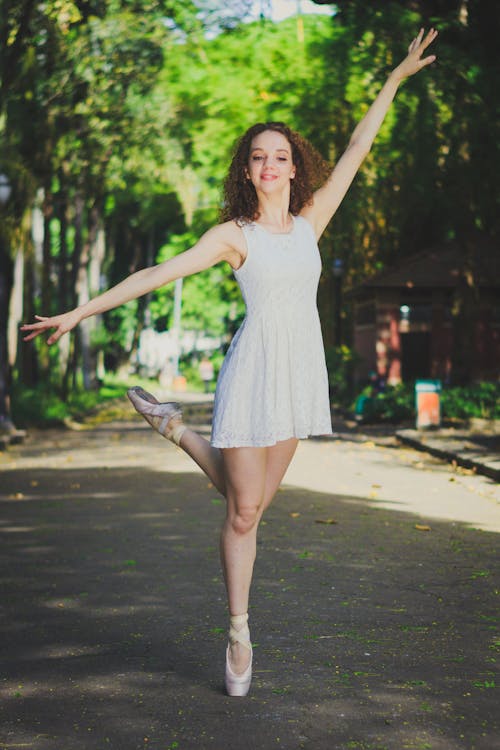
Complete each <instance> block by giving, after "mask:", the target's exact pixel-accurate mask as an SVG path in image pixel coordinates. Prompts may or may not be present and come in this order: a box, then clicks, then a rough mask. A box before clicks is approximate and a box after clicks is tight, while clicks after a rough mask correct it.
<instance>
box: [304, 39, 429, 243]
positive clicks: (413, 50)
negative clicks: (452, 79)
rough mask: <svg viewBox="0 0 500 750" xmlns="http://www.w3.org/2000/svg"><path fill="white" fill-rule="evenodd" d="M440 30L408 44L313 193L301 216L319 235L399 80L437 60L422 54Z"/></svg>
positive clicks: (366, 151)
mask: <svg viewBox="0 0 500 750" xmlns="http://www.w3.org/2000/svg"><path fill="white" fill-rule="evenodd" d="M437 33H438V32H437V31H435V29H431V30H430V31H429V32H428V33H427V35H426V36H425V37H424V30H423V29H420V31H419V33H418V35H417V36H416V37H415V39H414V40H413V41H412V43H411V44H410V46H409V47H408V55H407V57H405V59H404V60H403V61H402V62H401V63H400V64H399V65H398V66H397V68H395V69H394V70H393V71H392V73H391V74H390V75H389V77H388V79H387V81H386V82H385V84H384V85H383V87H382V89H381V90H380V92H379V94H378V96H377V98H376V99H375V101H374V102H373V104H372V105H371V107H370V109H369V110H368V112H367V113H366V115H365V116H364V117H363V119H362V120H361V121H360V122H359V123H358V125H357V126H356V128H355V129H354V132H353V134H352V136H351V138H350V141H349V144H348V146H347V149H346V150H345V151H344V153H343V154H342V156H341V158H340V159H339V161H338V162H337V164H336V165H335V168H334V170H333V172H332V173H331V175H330V177H329V178H328V180H327V182H326V183H325V184H324V185H323V186H322V187H321V188H320V189H319V190H317V191H316V193H315V194H314V199H313V203H312V205H310V206H306V207H305V208H304V209H303V210H302V212H301V213H302V215H303V216H305V217H306V218H307V219H308V220H309V221H310V222H311V224H312V225H313V227H314V229H315V231H316V235H317V237H320V236H321V234H322V233H323V231H324V229H325V227H326V225H327V224H328V222H329V221H330V219H331V218H332V216H333V215H334V213H335V212H336V210H337V208H338V207H339V205H340V203H341V201H342V199H343V197H344V195H345V194H346V192H347V190H348V189H349V186H350V184H351V182H352V181H353V179H354V177H355V175H356V172H357V171H358V169H359V167H360V166H361V164H362V162H363V160H364V159H365V157H366V155H367V154H368V152H369V151H370V148H371V145H372V143H373V141H374V140H375V136H376V135H377V133H378V131H379V130H380V126H381V125H382V123H383V121H384V118H385V115H386V114H387V111H388V109H389V107H390V105H391V102H392V100H393V99H394V97H395V95H396V92H397V90H398V88H399V85H400V83H401V82H402V81H403V80H404V79H405V78H408V76H411V75H414V74H415V73H417V72H418V71H419V70H422V68H424V67H426V66H427V65H430V63H432V62H434V60H435V59H436V56H435V55H429V56H427V57H424V58H422V55H423V53H424V51H425V50H426V49H427V47H428V46H429V45H430V44H432V42H433V41H434V39H435V38H436V36H437Z"/></svg>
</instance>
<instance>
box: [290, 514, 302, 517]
mask: <svg viewBox="0 0 500 750" xmlns="http://www.w3.org/2000/svg"><path fill="white" fill-rule="evenodd" d="M290 516H291V518H298V517H299V516H300V513H290Z"/></svg>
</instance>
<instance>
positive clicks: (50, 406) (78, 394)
mask: <svg viewBox="0 0 500 750" xmlns="http://www.w3.org/2000/svg"><path fill="white" fill-rule="evenodd" d="M128 387H129V386H128V385H127V384H125V383H120V382H115V381H114V380H113V379H109V380H106V382H105V383H104V384H103V385H102V386H101V388H99V390H96V391H84V390H78V391H72V392H71V394H70V395H69V397H68V399H67V400H66V401H63V400H62V399H61V397H60V396H59V394H58V392H57V389H56V388H50V386H47V384H46V383H43V384H41V385H38V386H37V387H35V388H26V387H24V386H20V385H16V386H15V387H14V388H13V392H12V418H13V420H14V423H15V424H16V426H18V427H26V426H28V425H31V426H36V427H51V426H55V425H60V424H62V423H63V422H64V420H65V419H83V418H84V417H86V416H88V415H89V414H90V413H92V412H94V411H95V410H96V409H97V407H98V406H100V405H101V404H102V403H104V402H106V401H110V400H113V399H118V398H123V397H124V396H125V393H126V391H127V388H128Z"/></svg>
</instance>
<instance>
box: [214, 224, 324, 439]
mask: <svg viewBox="0 0 500 750" xmlns="http://www.w3.org/2000/svg"><path fill="white" fill-rule="evenodd" d="M243 232H244V235H245V239H246V243H247V248H248V253H247V257H246V259H245V262H244V263H243V265H242V266H241V268H239V269H238V270H237V271H235V272H234V275H235V277H236V280H237V281H238V284H239V286H240V289H241V292H242V295H243V299H244V301H245V305H246V316H245V319H244V321H243V323H242V325H241V327H240V328H239V330H238V332H237V333H236V335H235V337H234V338H233V341H232V342H231V346H230V347H229V350H228V352H227V354H226V357H225V360H224V363H223V366H222V368H221V371H220V374H219V378H218V382H217V389H216V394H215V404H214V417H213V423H212V440H211V442H212V445H214V446H215V447H218V448H236V447H243V446H266V445H274V444H275V443H276V442H278V441H279V440H286V439H288V438H291V437H296V438H305V437H308V436H309V435H324V434H327V433H331V431H332V426H331V418H330V403H329V397H328V377H327V371H326V364H325V355H324V348H323V340H322V336H321V328H320V322H319V316H318V310H317V306H316V294H317V289H318V281H319V276H320V273H321V259H320V255H319V250H318V245H317V242H316V238H315V235H314V231H313V229H312V226H311V225H310V224H309V222H308V221H307V220H306V219H304V218H303V217H301V216H297V217H294V220H293V229H292V231H291V232H290V233H288V234H271V233H270V232H268V231H267V230H266V229H264V228H263V227H260V226H259V225H258V224H255V223H250V224H246V225H244V226H243Z"/></svg>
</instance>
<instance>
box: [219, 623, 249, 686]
mask: <svg viewBox="0 0 500 750" xmlns="http://www.w3.org/2000/svg"><path fill="white" fill-rule="evenodd" d="M247 621H248V614H244V615H233V616H232V617H231V627H230V629H229V644H228V647H227V649H226V678H225V683H226V690H227V694H228V695H230V696H233V697H244V696H245V695H247V693H248V691H249V690H250V683H251V682H252V659H253V651H252V644H251V643H250V631H249V630H248V625H247V624H246V623H247ZM236 625H243V627H242V628H240V630H237V629H236V627H235V626H236ZM234 643H241V644H242V645H243V646H245V648H248V650H249V651H250V663H249V664H248V667H247V668H246V669H245V671H244V672H242V673H241V674H237V673H236V672H233V670H232V668H231V664H230V661H229V659H230V656H231V645H232V644H234Z"/></svg>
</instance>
